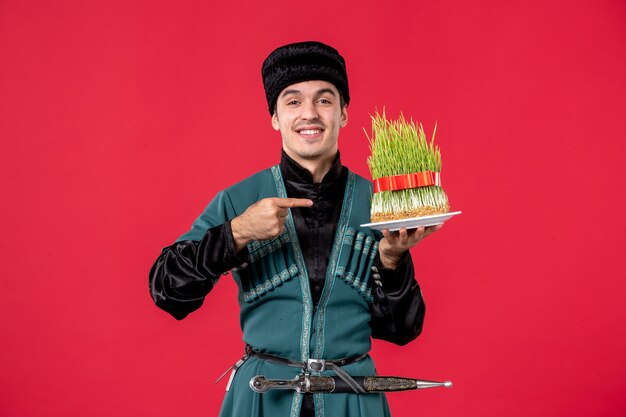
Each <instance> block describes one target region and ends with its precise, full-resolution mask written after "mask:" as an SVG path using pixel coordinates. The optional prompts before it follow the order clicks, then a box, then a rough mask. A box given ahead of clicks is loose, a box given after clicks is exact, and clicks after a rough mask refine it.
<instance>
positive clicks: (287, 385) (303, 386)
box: [250, 375, 311, 393]
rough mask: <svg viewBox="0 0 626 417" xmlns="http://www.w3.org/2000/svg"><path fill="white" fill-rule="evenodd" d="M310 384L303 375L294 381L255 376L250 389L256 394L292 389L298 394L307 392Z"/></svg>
mask: <svg viewBox="0 0 626 417" xmlns="http://www.w3.org/2000/svg"><path fill="white" fill-rule="evenodd" d="M310 385H311V382H310V381H309V380H308V378H307V377H306V376H305V375H298V376H296V377H295V378H294V379H267V378H265V377H264V376H263V375H257V376H255V377H254V378H252V379H251V380H250V388H252V389H253V390H254V391H256V392H266V391H267V390H269V389H293V390H296V391H297V392H298V393H303V392H309V388H310Z"/></svg>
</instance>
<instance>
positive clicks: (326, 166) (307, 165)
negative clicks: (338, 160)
mask: <svg viewBox="0 0 626 417" xmlns="http://www.w3.org/2000/svg"><path fill="white" fill-rule="evenodd" d="M285 152H287V151H285ZM287 155H289V157H290V158H291V159H293V160H294V161H296V162H297V163H298V164H299V165H300V166H301V167H302V168H304V169H306V170H307V171H309V172H310V173H311V176H312V177H313V182H314V183H316V184H317V183H321V182H322V180H323V179H324V176H325V175H326V174H327V173H328V171H330V168H331V167H332V166H333V162H334V161H335V156H336V154H335V155H330V156H327V157H323V158H322V157H320V158H317V159H305V158H301V157H298V155H291V154H290V153H289V152H287Z"/></svg>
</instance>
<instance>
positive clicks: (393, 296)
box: [150, 42, 438, 417]
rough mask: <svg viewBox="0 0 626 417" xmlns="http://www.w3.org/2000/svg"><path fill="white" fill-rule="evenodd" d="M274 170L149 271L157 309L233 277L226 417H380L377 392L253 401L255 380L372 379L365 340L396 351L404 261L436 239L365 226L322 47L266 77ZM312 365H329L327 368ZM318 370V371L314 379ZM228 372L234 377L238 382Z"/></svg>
mask: <svg viewBox="0 0 626 417" xmlns="http://www.w3.org/2000/svg"><path fill="white" fill-rule="evenodd" d="M262 76H263V84H264V87H265V92H266V96H267V102H268V108H269V112H270V114H271V123H272V126H273V127H274V129H275V130H277V131H279V132H280V135H281V137H282V157H281V161H280V164H279V165H276V166H274V167H272V168H270V169H267V170H264V171H261V172H259V173H257V174H255V175H253V176H251V177H249V178H247V179H246V180H244V181H242V182H240V183H238V184H235V185H234V186H232V187H230V188H228V189H226V190H224V191H222V192H220V193H218V195H217V196H216V197H215V198H214V199H213V201H212V202H211V203H210V204H209V205H208V206H207V208H206V209H205V211H204V212H203V213H202V214H201V215H200V217H198V219H197V220H196V221H195V222H194V224H193V227H192V229H191V230H190V231H189V232H188V233H185V234H184V235H182V236H181V237H180V238H179V239H178V240H177V242H176V243H174V244H173V245H171V246H169V247H167V248H165V249H164V250H163V252H162V253H161V255H160V256H159V258H158V259H157V261H156V262H155V264H154V266H153V267H152V270H151V272H150V289H151V293H152V297H153V299H154V301H155V303H156V305H157V306H159V307H160V308H162V309H164V310H165V311H167V312H169V313H170V314H172V315H173V316H174V317H175V318H177V319H183V318H184V317H185V316H186V315H187V314H189V313H190V312H192V311H194V310H196V309H198V308H199V307H200V306H201V305H202V303H203V301H204V297H205V296H206V295H207V294H208V293H209V291H210V290H211V289H212V288H213V285H214V284H215V283H216V281H217V280H218V278H219V277H220V276H221V275H222V274H224V273H227V272H228V271H230V272H231V273H232V276H233V278H234V279H235V281H236V283H237V286H238V292H239V294H238V298H239V304H240V316H241V325H242V330H243V339H244V341H245V342H246V345H247V347H246V354H245V355H244V357H243V358H242V360H240V361H239V362H238V363H237V365H236V366H235V367H234V373H233V375H232V377H231V378H232V385H231V384H230V383H229V388H228V392H227V394H226V397H225V399H224V403H223V405H222V410H221V414H220V415H221V416H233V417H240V416H266V417H267V416H272V417H273V416H287V415H290V416H292V417H298V416H314V415H315V416H318V417H319V416H331V415H332V416H376V417H380V416H384V415H389V410H388V406H387V401H386V398H385V396H384V395H383V394H364V393H358V389H357V388H354V390H355V393H331V394H298V393H296V392H294V391H285V390H270V391H268V392H266V393H262V394H261V393H257V392H254V391H253V390H252V389H251V388H250V386H249V383H250V380H251V379H252V378H253V377H254V376H256V375H264V376H266V377H267V378H270V379H292V378H294V377H295V376H297V375H298V374H300V373H302V372H306V373H310V374H312V375H316V374H317V375H320V374H321V375H338V376H339V377H341V378H342V379H343V380H345V382H346V383H347V384H348V385H350V386H351V387H352V385H351V384H352V383H353V382H354V380H352V378H351V377H350V376H351V375H353V376H368V375H374V374H375V372H376V371H375V368H374V363H373V361H372V359H371V358H370V356H369V355H367V353H368V352H369V350H370V347H371V337H375V338H380V339H384V340H388V341H390V342H393V343H396V344H399V345H402V344H406V343H408V342H410V341H411V340H413V339H414V338H416V337H417V336H418V335H419V333H420V332H421V328H422V322H423V318H424V303H423V300H422V296H421V292H420V289H419V286H418V284H417V282H416V281H415V278H414V272H413V264H412V260H411V256H410V254H409V252H408V250H409V249H410V248H411V247H412V246H414V245H415V244H417V243H418V242H419V241H420V240H421V239H423V238H424V237H426V236H427V235H428V234H430V233H432V232H433V231H435V230H437V229H438V227H431V228H426V229H424V228H419V229H414V230H411V231H407V230H404V229H403V230H401V231H400V232H399V233H394V234H392V233H389V231H384V233H383V235H380V233H378V232H375V231H374V230H372V229H369V228H361V227H360V224H363V223H367V222H369V219H370V206H369V202H370V197H371V193H372V188H371V183H370V182H369V181H367V180H365V179H364V178H362V177H360V176H357V175H355V174H353V173H352V172H350V171H349V170H348V169H347V168H346V167H344V166H342V164H341V160H340V156H339V151H338V138H339V131H340V130H341V128H343V127H344V126H346V124H347V122H348V113H347V107H348V104H349V102H350V93H349V88H348V79H347V73H346V67H345V62H344V59H343V58H342V57H341V56H340V55H339V53H338V52H337V51H336V50H335V49H333V48H331V47H330V46H327V45H325V44H322V43H319V42H302V43H296V44H290V45H286V46H282V47H280V48H278V49H276V50H275V51H273V52H272V53H271V54H270V55H269V56H268V57H267V59H266V60H265V62H264V63H263V66H262ZM321 360H326V361H327V362H323V361H321ZM320 364H324V365H325V366H324V367H325V368H329V369H326V370H324V369H323V368H324V367H320ZM235 371H236V372H235Z"/></svg>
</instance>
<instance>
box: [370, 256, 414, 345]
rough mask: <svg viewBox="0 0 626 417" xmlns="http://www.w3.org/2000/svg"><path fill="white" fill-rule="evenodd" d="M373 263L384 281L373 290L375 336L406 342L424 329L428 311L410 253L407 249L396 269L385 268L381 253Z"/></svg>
mask: <svg viewBox="0 0 626 417" xmlns="http://www.w3.org/2000/svg"><path fill="white" fill-rule="evenodd" d="M374 266H375V268H376V269H375V271H374V273H375V274H376V273H377V274H379V275H380V279H379V281H380V283H381V285H375V286H374V291H373V292H374V301H373V304H372V320H371V321H370V326H371V328H372V337H373V338H376V339H382V340H386V341H388V342H391V343H395V344H397V345H405V344H407V343H409V342H411V341H412V340H414V339H415V338H416V337H417V336H419V334H420V333H421V332H422V325H423V323H424V314H425V312H426V307H425V305H424V299H423V298H422V292H421V290H420V287H419V285H418V283H417V281H416V280H415V272H414V269H413V261H412V259H411V254H410V253H409V252H406V254H405V255H404V256H403V257H402V259H401V260H400V263H399V264H398V266H397V267H396V269H395V270H391V269H386V268H383V266H382V263H381V262H380V259H379V257H378V255H377V256H376V259H375V262H374Z"/></svg>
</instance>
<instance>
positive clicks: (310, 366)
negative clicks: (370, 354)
mask: <svg viewBox="0 0 626 417" xmlns="http://www.w3.org/2000/svg"><path fill="white" fill-rule="evenodd" d="M251 356H256V357H257V358H259V359H261V360H264V361H267V362H270V363H275V364H277V365H284V366H291V367H292V368H300V369H302V373H303V374H304V375H306V376H308V375H309V374H310V373H311V372H324V371H326V370H330V371H334V372H335V373H336V374H337V376H338V377H339V378H341V380H342V381H343V382H345V383H346V384H347V385H348V387H350V388H351V389H352V390H353V391H354V392H356V393H359V394H364V393H365V390H364V389H363V387H362V386H361V385H359V384H358V383H357V382H356V381H355V380H354V379H353V378H352V377H351V376H350V374H349V373H347V372H346V371H344V370H343V369H341V367H342V366H345V365H350V364H351V363H355V362H358V361H360V360H362V359H364V358H365V357H366V356H367V353H364V354H363V355H359V356H353V357H351V358H342V359H333V360H326V359H309V360H308V361H306V362H300V361H296V360H293V359H289V358H284V357H282V356H276V355H272V354H269V353H265V352H260V351H258V350H255V349H254V348H253V347H252V346H250V345H246V353H244V355H243V356H242V357H241V359H239V361H237V363H236V364H234V365H233V366H231V367H230V368H229V369H228V370H226V372H224V373H223V374H222V376H220V377H219V378H218V379H217V381H215V383H217V382H219V380H221V379H222V378H223V377H224V376H225V375H226V374H227V373H228V372H229V371H232V372H231V374H230V378H229V380H228V384H227V385H226V391H228V390H229V389H230V384H231V383H232V381H233V378H234V377H235V373H236V372H237V369H239V367H240V366H241V365H243V364H244V363H245V362H246V361H247V360H248V359H249V358H250V357H251Z"/></svg>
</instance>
